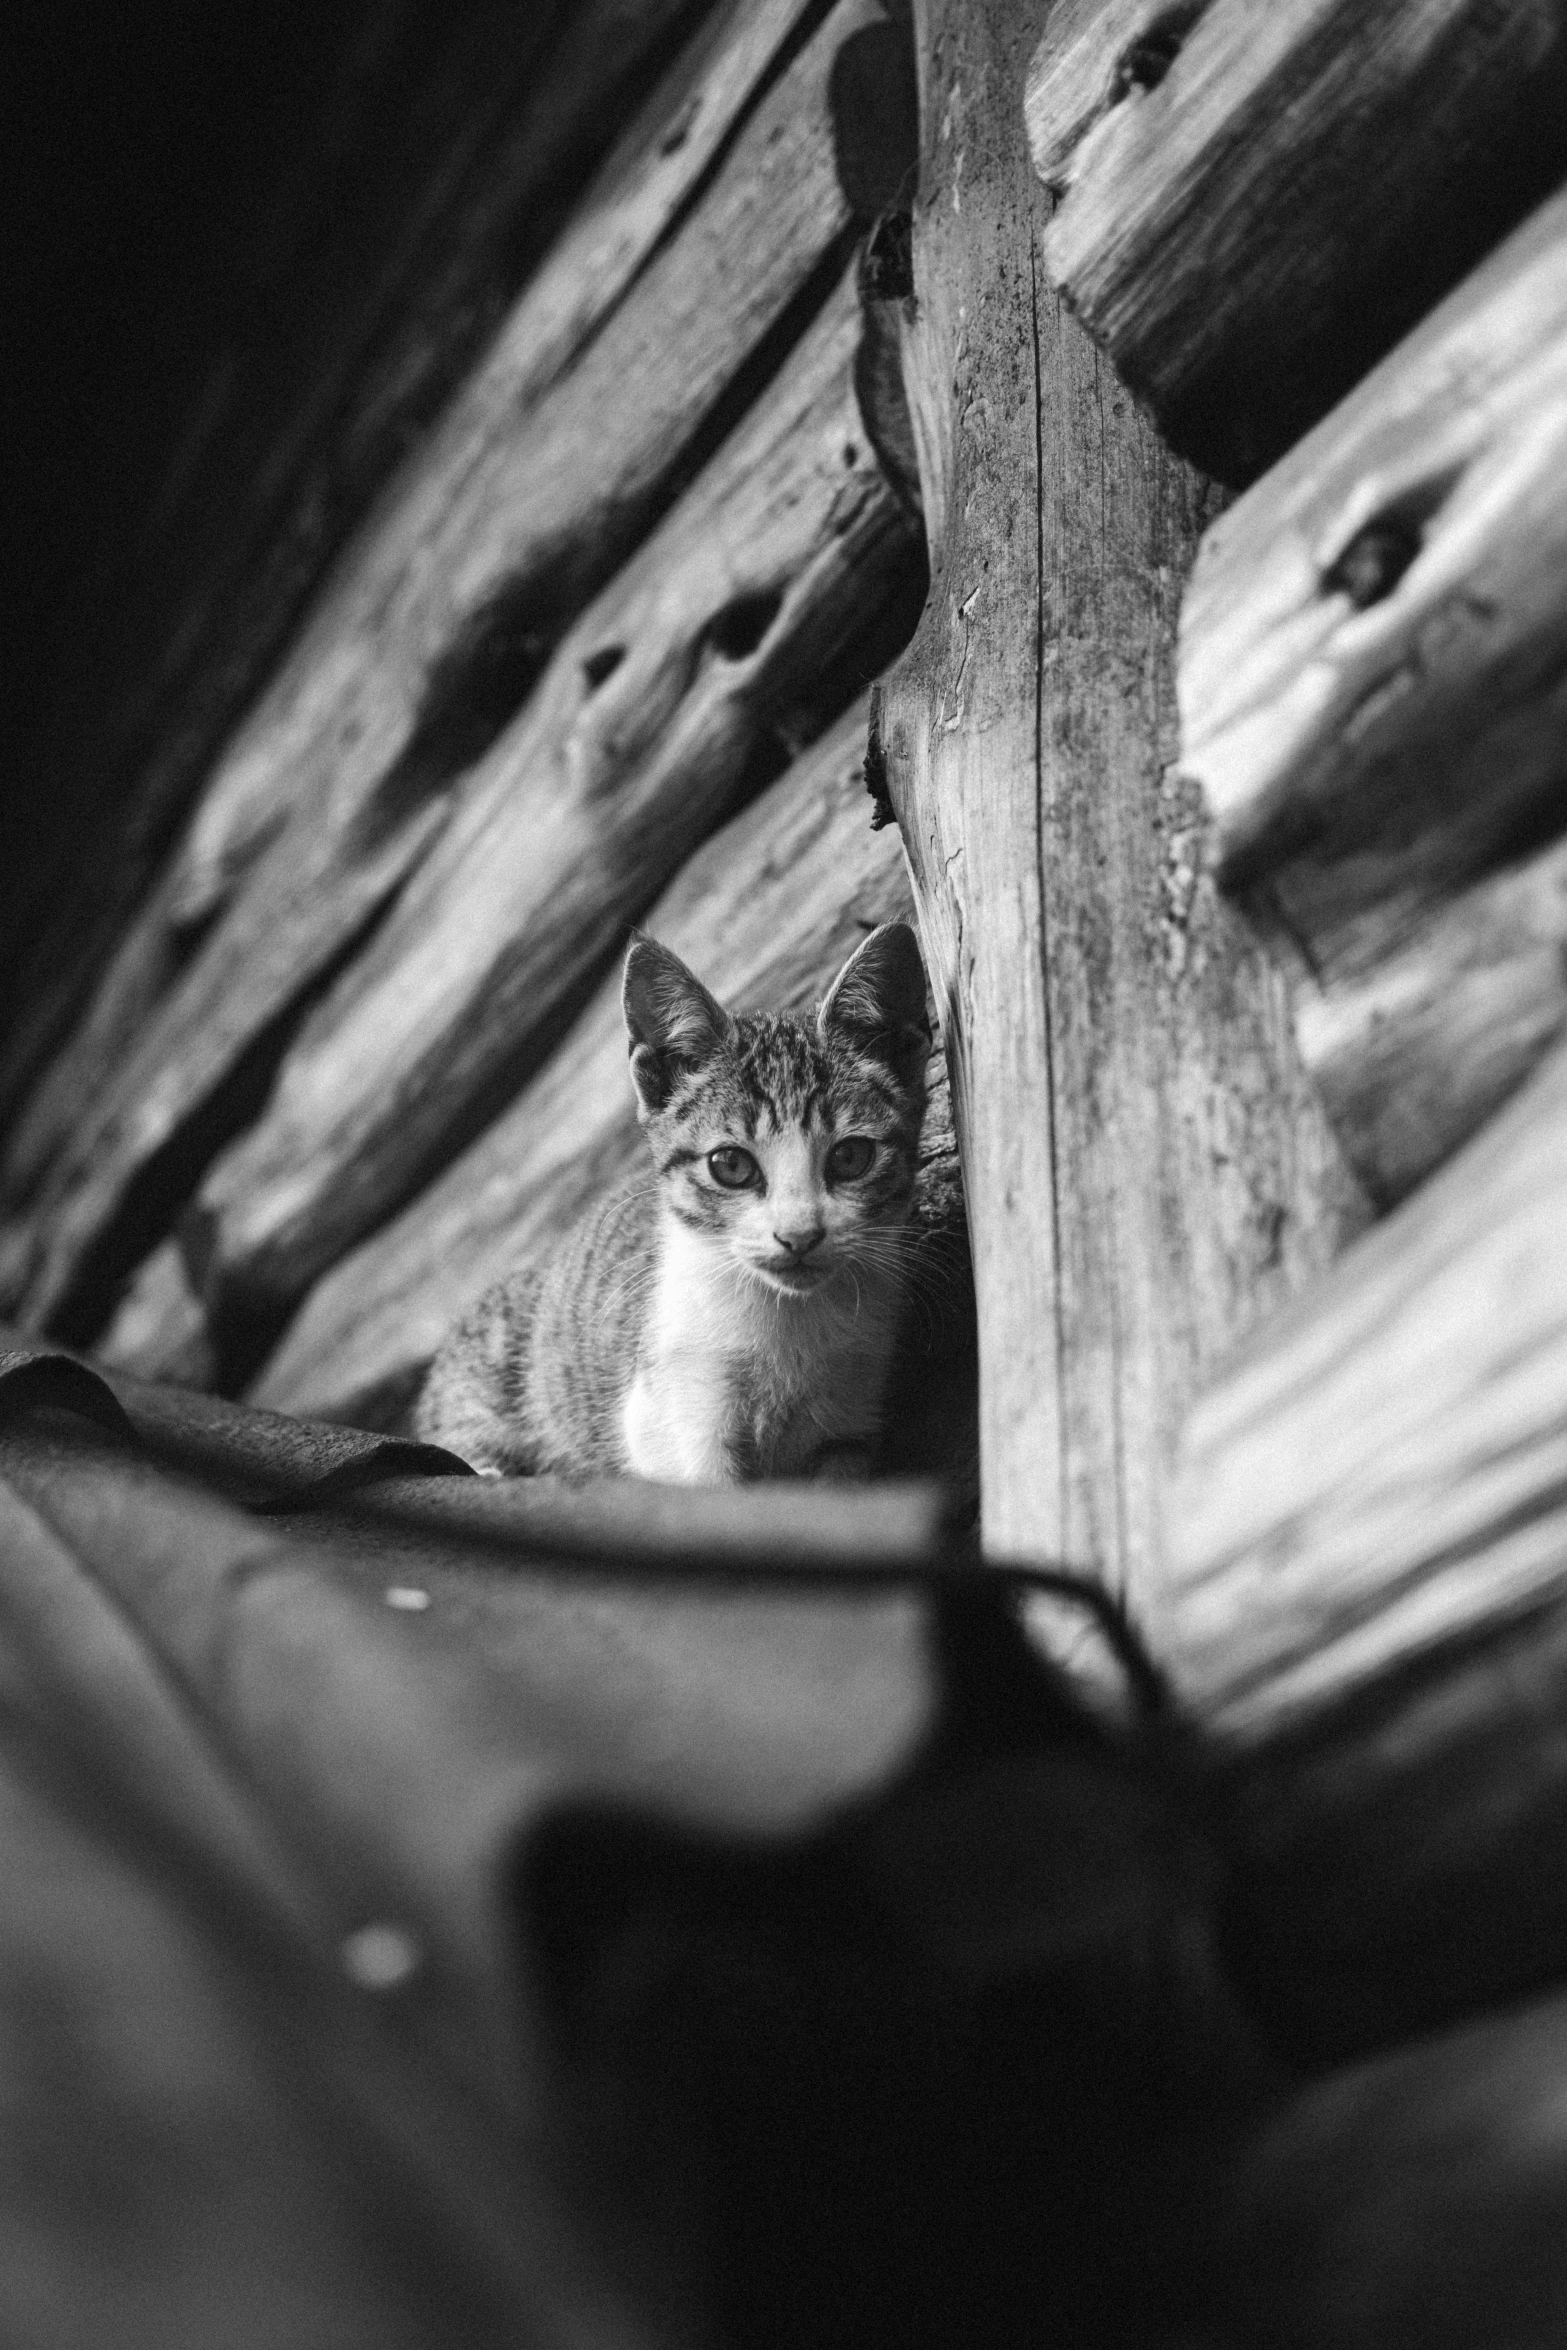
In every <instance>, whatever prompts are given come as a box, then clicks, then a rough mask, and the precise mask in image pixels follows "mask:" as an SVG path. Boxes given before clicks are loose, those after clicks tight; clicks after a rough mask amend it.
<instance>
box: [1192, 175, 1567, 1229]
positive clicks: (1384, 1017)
mask: <svg viewBox="0 0 1567 2350" xmlns="http://www.w3.org/2000/svg"><path fill="white" fill-rule="evenodd" d="M1564 582H1567V198H1563V197H1556V198H1553V199H1552V201H1551V202H1550V203H1549V204H1547V205H1546V206H1544V207H1543V209H1542V210H1541V211H1540V212H1539V213H1537V214H1536V215H1534V216H1533V218H1531V219H1530V220H1529V221H1528V222H1526V223H1525V225H1524V226H1523V227H1522V228H1521V229H1519V230H1518V231H1517V232H1516V233H1515V234H1514V235H1513V236H1512V237H1511V238H1510V239H1509V240H1508V241H1507V243H1506V244H1504V245H1503V246H1501V247H1500V248H1499V249H1498V250H1497V251H1496V252H1495V253H1494V254H1492V255H1491V257H1490V258H1489V260H1488V261H1486V262H1485V263H1484V264H1483V266H1482V267H1481V268H1480V269H1478V270H1477V271H1476V272H1475V273H1474V275H1473V276H1472V277H1471V278H1469V279H1468V280H1466V281H1465V283H1464V284H1463V285H1462V286H1461V287H1459V288H1458V289H1457V290H1456V291H1455V292H1454V293H1453V294H1452V295H1450V296H1449V298H1448V300H1447V301H1446V302H1445V303H1443V304H1442V305H1441V307H1440V308H1439V309H1438V310H1436V311H1435V312H1434V313H1433V314H1432V316H1431V317H1430V318H1428V319H1427V320H1426V321H1425V322H1424V324H1423V325H1422V326H1421V327H1420V328H1419V329H1418V330H1417V331H1416V332H1415V333H1414V334H1413V335H1411V336H1410V337H1409V338H1408V339H1407V341H1405V342H1404V343H1402V344H1401V345H1400V346H1399V348H1398V349H1397V350H1396V351H1395V352H1394V353H1392V354H1391V355H1390V356H1389V357H1388V358H1387V359H1386V360H1384V362H1383V363H1382V365H1381V366H1380V367H1379V368H1377V369H1376V370H1375V372H1374V373H1373V374H1372V375H1370V376H1368V377H1367V379H1366V380H1365V382H1364V383H1363V384H1361V385H1360V386H1359V388H1358V389H1357V390H1356V391H1355V392H1354V393H1352V394H1351V396H1350V397H1349V398H1348V399H1347V400H1346V401H1344V402H1343V403H1342V405H1341V406H1340V407H1339V408H1337V409H1336V410H1335V411H1334V413H1333V414H1332V415H1331V416H1330V417H1328V418H1327V419H1325V420H1324V422H1323V423H1322V424H1321V425H1319V426H1318V428H1317V429H1316V431H1315V432H1313V433H1312V434H1311V435H1310V436H1309V437H1308V438H1307V439H1306V440H1305V441H1303V442H1302V443H1301V444H1300V445H1299V447H1298V448H1296V449H1294V450H1293V451H1292V452H1291V453H1290V455H1289V456H1288V457H1287V458H1286V459H1285V460H1284V461H1283V462H1282V464H1280V465H1278V466H1277V467H1275V469H1274V470H1273V472H1272V473H1270V474H1268V475H1267V476H1266V477H1265V478H1264V479H1263V480H1262V481H1260V482H1259V483H1258V484H1257V485H1256V486H1255V488H1253V489H1252V490H1251V491H1250V492H1249V493H1248V494H1247V496H1246V497H1245V498H1243V499H1242V500H1241V501H1240V503H1239V504H1238V505H1236V506H1235V507H1234V508H1233V509H1232V510H1231V511H1230V512H1229V513H1228V514H1226V515H1225V516H1224V517H1223V518H1222V519H1221V520H1220V521H1219V522H1218V523H1217V524H1215V526H1214V527H1213V529H1212V530H1211V531H1210V532H1209V534H1208V537H1207V538H1206V540H1205V541H1204V544H1203V548H1202V552H1201V554H1200V556H1199V558H1198V562H1197V566H1196V569H1195V571H1194V573H1193V577H1192V582H1191V586H1190V589H1189V591H1188V593H1187V597H1186V602H1185V606H1184V609H1183V613H1182V619H1181V646H1180V700H1181V714H1182V749H1181V756H1182V765H1183V768H1184V770H1185V772H1186V773H1187V774H1188V775H1189V776H1191V777H1192V779H1193V780H1194V782H1195V783H1196V784H1197V785H1198V787H1199V788H1200V789H1201V791H1202V794H1203V797H1204V801H1205V804H1206V807H1207V809H1208V812H1209V815H1210V818H1211V822H1212V828H1213V830H1212V839H1213V847H1214V852H1215V854H1216V855H1217V857H1218V859H1219V862H1220V865H1221V869H1222V872H1223V873H1224V875H1226V876H1227V877H1228V878H1229V880H1230V882H1231V884H1232V885H1233V886H1235V887H1237V888H1238V889H1240V890H1242V891H1243V893H1244V894H1245V897H1246V902H1247V904H1248V907H1249V909H1250V911H1251V912H1252V913H1253V915H1254V917H1255V918H1256V919H1257V921H1258V922H1259V924H1260V926H1261V927H1262V928H1263V929H1264V931H1265V933H1266V934H1267V935H1269V936H1270V937H1271V938H1272V939H1273V940H1274V941H1275V943H1277V944H1278V945H1280V947H1281V948H1282V950H1283V952H1284V954H1285V957H1286V960H1287V961H1288V963H1289V964H1290V965H1291V966H1292V968H1293V969H1294V971H1295V973H1296V994H1297V1018H1298V1024H1299V1034H1300V1041H1301V1046H1302V1050H1303V1053H1304V1056H1305V1059H1306V1062H1307V1065H1308V1067H1309V1068H1310V1069H1311V1070H1312V1072H1313V1074H1314V1075H1315V1076H1316V1077H1317V1078H1318V1080H1319V1082H1320V1083H1321V1085H1322V1088H1323V1092H1324V1097H1325V1099H1326V1100H1327V1103H1328V1106H1329V1108H1330V1110H1331V1111H1332V1113H1333V1115H1334V1117H1335V1120H1336V1122H1337V1123H1338V1126H1339V1130H1340V1133H1341V1135H1342V1136H1343V1139H1344V1141H1345V1144H1346V1147H1347V1148H1348V1149H1349V1151H1350V1153H1351V1155H1352V1157H1353V1158H1354V1160H1355V1162H1356V1164H1357V1166H1358V1167H1359V1168H1360V1170H1361V1172H1362V1174H1363V1176H1364V1177H1365V1180H1366V1181H1367V1183H1368V1184H1369V1185H1370V1186H1371V1188H1372V1189H1373V1190H1374V1191H1375V1192H1376V1193H1377V1194H1378V1196H1380V1197H1382V1198H1384V1199H1388V1198H1394V1197H1397V1196H1399V1195H1400V1194H1401V1193H1402V1192H1404V1191H1406V1190H1407V1189H1408V1188H1409V1187H1410V1186H1411V1185H1412V1184H1413V1183H1415V1182H1417V1181H1418V1180H1419V1178H1420V1177H1421V1176H1422V1175H1423V1174H1424V1173H1425V1172H1426V1171H1427V1169H1428V1168H1430V1167H1431V1166H1433V1165H1434V1164H1435V1163H1436V1162H1437V1161H1438V1160H1439V1159H1440V1158H1441V1157H1442V1156H1444V1155H1445V1153H1446V1152H1447V1151H1449V1150H1451V1149H1452V1148H1453V1147H1454V1146H1455V1145H1456V1144H1457V1143H1458V1142H1460V1141H1461V1140H1462V1139H1463V1137H1464V1135H1465V1134H1467V1133H1469V1132H1471V1131H1472V1130H1473V1129H1474V1127H1475V1126H1477V1125H1478V1124H1479V1123H1480V1121H1481V1120H1482V1119H1483V1118H1484V1117H1485V1116H1486V1115H1487V1114H1488V1113H1489V1112H1490V1110H1491V1109H1492V1108H1494V1106H1495V1105H1496V1103H1497V1102H1498V1101H1499V1100H1500V1099H1501V1098H1503V1096H1504V1095H1505V1093H1506V1092H1507V1090H1508V1089H1509V1087H1510V1086H1511V1085H1513V1084H1515V1083H1516V1082H1517V1081H1518V1079H1519V1078H1520V1077H1522V1076H1523V1075H1524V1074H1525V1073H1526V1072H1527V1070H1528V1069H1529V1067H1530V1066H1531V1065H1532V1062H1533V1060H1534V1059H1535V1057H1537V1055H1538V1054H1539V1052H1540V1051H1541V1050H1543V1049H1544V1047H1545V1046H1546V1045H1547V1044H1548V1043H1549V1042H1550V1040H1551V1038H1552V1037H1553V1036H1554V1034H1555V1033H1556V1030H1557V1028H1558V1026H1559V1023H1560V1019H1561V978H1560V970H1561V965H1560V953H1559V942H1560V938H1561V934H1562V912H1561V905H1562V899H1561V879H1560V856H1561V852H1560V849H1559V846H1558V845H1557V843H1556V836H1557V835H1558V834H1560V832H1561V831H1562V829H1563V826H1564V823H1567V799H1564V793H1563V785H1564V782H1567V684H1564V677H1567V584H1564ZM1542 846H1543V854H1542V853H1541V851H1542Z"/></svg>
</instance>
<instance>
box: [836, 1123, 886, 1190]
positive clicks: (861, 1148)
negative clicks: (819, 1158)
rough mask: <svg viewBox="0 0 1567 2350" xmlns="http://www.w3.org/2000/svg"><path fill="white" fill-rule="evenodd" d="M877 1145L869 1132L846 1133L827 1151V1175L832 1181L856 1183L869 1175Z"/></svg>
mask: <svg viewBox="0 0 1567 2350" xmlns="http://www.w3.org/2000/svg"><path fill="white" fill-rule="evenodd" d="M875 1156H876V1145H875V1143H874V1142H872V1140H871V1138H870V1136H869V1135H868V1134H846V1135H845V1136H844V1138H843V1140H842V1141H841V1142H835V1143H834V1144H833V1146H832V1149H831V1150H830V1151H829V1152H828V1153H827V1175H828V1180H829V1181H830V1182H832V1183H855V1182H858V1180H859V1178H860V1177H861V1176H862V1175H868V1174H869V1173H870V1169H871V1161H872V1160H873V1159H874V1158H875Z"/></svg>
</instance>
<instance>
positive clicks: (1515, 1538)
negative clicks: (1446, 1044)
mask: <svg viewBox="0 0 1567 2350" xmlns="http://www.w3.org/2000/svg"><path fill="white" fill-rule="evenodd" d="M1564 1376H1567V1053H1564V1052H1562V1051H1560V1050H1558V1051H1557V1052H1555V1053H1554V1054H1552V1055H1551V1056H1550V1057H1549V1058H1548V1059H1547V1060H1546V1061H1545V1062H1544V1063H1543V1064H1542V1066H1541V1067H1540V1069H1539V1070H1538V1071H1537V1072H1536V1074H1535V1075H1534V1077H1533V1078H1531V1080H1530V1081H1529V1083H1528V1084H1527V1085H1526V1086H1525V1087H1524V1088H1523V1090H1522V1091H1521V1092H1520V1093H1518V1094H1517V1095H1515V1097H1514V1098H1513V1100H1512V1101H1511V1102H1510V1103H1509V1104H1508V1105H1507V1107H1506V1108H1505V1109H1504V1110H1502V1111H1501V1112H1499V1113H1498V1115H1497V1116H1496V1117H1495V1118H1493V1119H1492V1120H1491V1122H1490V1123H1489V1125H1487V1126H1486V1127H1485V1128H1484V1129H1483V1131H1482V1132H1481V1133H1480V1134H1479V1135H1478V1136H1476V1137H1475V1139H1474V1140H1472V1141H1471V1142H1470V1143H1469V1144H1467V1145H1466V1147H1465V1148H1464V1150H1463V1151H1461V1152H1460V1153H1459V1154H1458V1155H1457V1156H1456V1157H1455V1158H1453V1159H1452V1160H1450V1161H1449V1162H1448V1164H1447V1165H1446V1166H1445V1167H1443V1168H1441V1169H1440V1170H1439V1171H1438V1173H1437V1174H1435V1175H1434V1176H1432V1177H1431V1178H1430V1180H1429V1181H1428V1182H1427V1183H1425V1184H1424V1185H1423V1186H1422V1187H1421V1189H1420V1190H1419V1191H1418V1192H1417V1193H1416V1194H1415V1195H1414V1196H1413V1198H1411V1199H1409V1200H1406V1201H1405V1202H1404V1204H1403V1206H1402V1207H1400V1208H1399V1209H1397V1210H1396V1211H1395V1212H1394V1214H1392V1215H1391V1216H1389V1217H1387V1218H1386V1219H1384V1221H1383V1222H1382V1223H1380V1224H1379V1225H1377V1226H1376V1227H1375V1228H1374V1229H1373V1230H1372V1231H1370V1232H1369V1233H1367V1234H1365V1235H1364V1236H1363V1237H1362V1238H1361V1239H1360V1240H1359V1241H1358V1242H1357V1243H1356V1244H1355V1246H1354V1247H1353V1248H1352V1249H1351V1250H1349V1251H1348V1252H1347V1253H1346V1255H1345V1256H1344V1257H1343V1259H1342V1260H1341V1261H1340V1263H1339V1264H1338V1265H1336V1266H1335V1267H1334V1268H1333V1269H1332V1270H1331V1271H1330V1272H1329V1273H1327V1274H1325V1275H1324V1276H1323V1277H1322V1278H1321V1279H1320V1280H1318V1281H1317V1282H1316V1284H1315V1285H1314V1286H1313V1288H1312V1289H1311V1290H1310V1291H1309V1292H1308V1293H1307V1294H1306V1295H1305V1296H1304V1297H1303V1298H1301V1299H1300V1300H1299V1301H1297V1303H1296V1304H1295V1306H1294V1307H1293V1308H1292V1309H1290V1310H1289V1311H1288V1312H1287V1313H1286V1314H1284V1315H1282V1316H1281V1317H1279V1318H1278V1320H1277V1321H1275V1322H1274V1323H1272V1324H1271V1325H1270V1326H1269V1327H1268V1328H1267V1329H1266V1330H1265V1331H1264V1332H1263V1333H1261V1334H1260V1337H1259V1340H1258V1342H1257V1344H1256V1346H1255V1347H1254V1348H1253V1349H1252V1350H1251V1351H1249V1352H1248V1353H1246V1354H1245V1355H1243V1356H1242V1357H1241V1359H1240V1360H1239V1361H1238V1363H1237V1364H1236V1365H1235V1366H1234V1367H1233V1368H1232V1369H1231V1370H1230V1371H1229V1372H1227V1374H1226V1375H1225V1376H1224V1377H1223V1378H1222V1379H1221V1380H1219V1381H1218V1382H1217V1383H1216V1385H1215V1386H1214V1387H1213V1388H1211V1389H1210V1391H1209V1392H1208V1393H1207V1394H1206V1395H1205V1396H1204V1397H1203V1399H1202V1401H1201V1402H1200V1403H1199V1404H1198V1406H1197V1407H1196V1409H1195V1410H1194V1411H1193V1413H1192V1415H1191V1418H1190V1420H1189V1421H1188V1423H1187V1427H1186V1430H1185V1432H1184V1435H1183V1438H1182V1445H1181V1466H1180V1476H1179V1481H1178V1484H1177V1487H1176V1490H1175V1492H1174V1494H1173V1496H1172V1513H1171V1568H1170V1573H1171V1587H1170V1592H1171V1613H1170V1616H1169V1619H1168V1622H1167V1626H1166V1657H1167V1661H1168V1663H1169V1664H1170V1666H1171V1669H1172V1671H1173V1672H1174V1673H1175V1674H1176V1676H1177V1678H1178V1681H1179V1684H1180V1686H1181V1687H1182V1688H1183V1689H1184V1690H1185V1691H1186V1692H1187V1693H1188V1695H1189V1697H1190V1700H1191V1702H1192V1704H1193V1705H1194V1706H1195V1707H1196V1709H1197V1710H1198V1712H1199V1713H1200V1715H1201V1716H1202V1718H1203V1719H1204V1720H1205V1721H1207V1722H1209V1723H1211V1724H1213V1725H1215V1726H1216V1727H1219V1728H1221V1729H1223V1730H1224V1731H1226V1732H1227V1733H1229V1734H1231V1735H1233V1736H1235V1737H1237V1738H1243V1737H1250V1736H1253V1735H1257V1734H1261V1733H1263V1732H1267V1733H1269V1734H1273V1733H1276V1732H1277V1731H1278V1730H1280V1729H1281V1728H1282V1727H1283V1726H1284V1725H1285V1724H1286V1723H1288V1722H1289V1721H1291V1720H1292V1719H1294V1718H1297V1717H1298V1716H1300V1715H1301V1714H1303V1713H1304V1712H1306V1711H1308V1710H1311V1709H1315V1708H1320V1707H1321V1706H1322V1705H1323V1704H1324V1703H1325V1702H1328V1701H1332V1702H1334V1703H1338V1702H1340V1701H1342V1700H1343V1699H1345V1698H1346V1697H1347V1696H1349V1695H1351V1694H1352V1693H1353V1692H1355V1691H1357V1690H1361V1689H1364V1688H1365V1687H1366V1686H1367V1685H1368V1684H1369V1683H1371V1682H1373V1681H1374V1680H1375V1679H1376V1678H1377V1676H1378V1675H1380V1674H1383V1673H1386V1672H1389V1671H1391V1670H1393V1669H1394V1668H1399V1669H1403V1668H1408V1667H1410V1666H1411V1665H1412V1664H1413V1663H1414V1662H1415V1660H1416V1659H1417V1658H1418V1657H1419V1656H1421V1655H1422V1654H1423V1653H1428V1652H1430V1651H1431V1650H1432V1649H1434V1648H1439V1647H1442V1646H1444V1645H1447V1644H1450V1643H1452V1642H1454V1641H1457V1640H1460V1639H1462V1638H1463V1637H1465V1636H1466V1635H1472V1634H1473V1633H1475V1632H1476V1631H1478V1630H1484V1629H1486V1628H1487V1627H1496V1626H1499V1625H1500V1624H1502V1623H1504V1622H1505V1621H1507V1620H1508V1619H1510V1618H1516V1617H1518V1616H1519V1615H1521V1614H1523V1613H1526V1612H1529V1611H1531V1610H1538V1609H1541V1608H1544V1607H1547V1606H1559V1605H1560V1604H1561V1597H1562V1593H1563V1590H1564V1583H1563V1575H1564V1567H1563V1559H1564V1556H1567V1551H1564V1542H1563V1535H1564V1524H1567V1520H1564V1514H1563V1495H1564V1493H1567V1423H1564V1420H1563V1414H1562V1395H1563V1392H1564V1388H1563V1379H1564Z"/></svg>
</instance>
